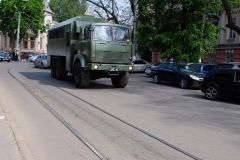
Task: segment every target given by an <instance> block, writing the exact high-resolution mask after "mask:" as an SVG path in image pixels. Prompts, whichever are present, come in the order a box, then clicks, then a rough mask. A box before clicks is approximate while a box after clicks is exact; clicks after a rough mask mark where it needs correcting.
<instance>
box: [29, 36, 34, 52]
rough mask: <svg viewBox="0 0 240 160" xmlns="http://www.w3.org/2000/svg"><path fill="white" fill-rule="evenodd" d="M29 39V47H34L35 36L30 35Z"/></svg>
mask: <svg viewBox="0 0 240 160" xmlns="http://www.w3.org/2000/svg"><path fill="white" fill-rule="evenodd" d="M30 41H31V49H34V46H35V38H34V37H30Z"/></svg>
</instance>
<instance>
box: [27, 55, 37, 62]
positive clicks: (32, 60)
mask: <svg viewBox="0 0 240 160" xmlns="http://www.w3.org/2000/svg"><path fill="white" fill-rule="evenodd" d="M37 57H38V56H37V55H35V56H32V57H29V58H28V60H29V61H30V62H34V61H35V59H36V58H37Z"/></svg>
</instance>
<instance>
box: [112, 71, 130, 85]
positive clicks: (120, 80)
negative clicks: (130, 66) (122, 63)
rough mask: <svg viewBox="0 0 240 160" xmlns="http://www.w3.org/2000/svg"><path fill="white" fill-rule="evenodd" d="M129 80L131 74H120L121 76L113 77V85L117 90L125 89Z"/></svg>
mask: <svg viewBox="0 0 240 160" xmlns="http://www.w3.org/2000/svg"><path fill="white" fill-rule="evenodd" d="M128 79H129V73H128V72H122V73H119V75H117V76H115V77H112V78H111V80H112V84H113V87H115V88H124V87H126V85H127V84H128Z"/></svg>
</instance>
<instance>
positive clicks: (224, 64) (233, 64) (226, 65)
mask: <svg viewBox="0 0 240 160" xmlns="http://www.w3.org/2000/svg"><path fill="white" fill-rule="evenodd" d="M216 68H230V69H240V62H222V63H218V64H217V66H216Z"/></svg>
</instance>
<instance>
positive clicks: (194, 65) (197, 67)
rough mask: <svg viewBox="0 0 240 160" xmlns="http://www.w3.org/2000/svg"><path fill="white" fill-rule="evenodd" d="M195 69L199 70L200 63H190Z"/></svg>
mask: <svg viewBox="0 0 240 160" xmlns="http://www.w3.org/2000/svg"><path fill="white" fill-rule="evenodd" d="M190 65H191V66H192V67H193V68H194V69H195V70H196V71H198V72H199V71H200V68H201V65H200V64H190Z"/></svg>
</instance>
